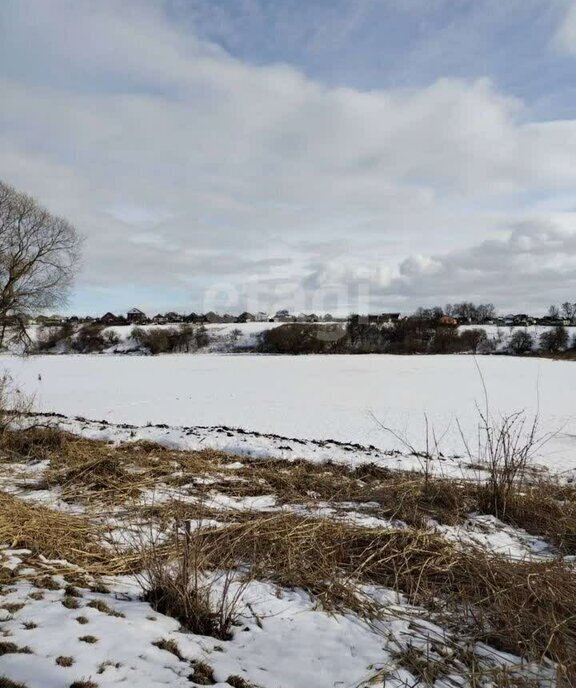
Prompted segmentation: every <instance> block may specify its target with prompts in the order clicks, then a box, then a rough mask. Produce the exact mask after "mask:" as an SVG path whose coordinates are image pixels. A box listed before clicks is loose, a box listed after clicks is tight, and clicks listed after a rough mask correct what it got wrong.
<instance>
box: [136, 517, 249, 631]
mask: <svg viewBox="0 0 576 688" xmlns="http://www.w3.org/2000/svg"><path fill="white" fill-rule="evenodd" d="M211 548H212V543H211V542H210V541H209V540H207V539H206V538H204V535H203V529H202V528H199V529H197V530H194V531H191V528H190V523H189V522H186V523H185V524H184V528H183V532H182V533H180V532H179V531H178V530H176V533H175V537H174V538H173V540H172V543H171V546H169V547H162V548H157V547H155V545H154V543H147V542H146V541H143V542H142V543H141V549H140V556H141V559H142V561H143V562H144V566H143V570H142V571H141V572H140V573H138V574H136V575H137V579H138V581H139V582H140V585H141V587H142V590H143V593H144V597H145V599H146V600H147V601H148V602H149V603H150V605H151V606H152V607H153V608H154V609H155V610H156V611H158V612H160V613H162V614H166V615H168V616H172V617H173V618H175V619H177V620H178V621H180V623H181V624H182V626H183V627H184V628H186V629H187V630H189V631H191V632H192V633H197V634H199V635H209V636H212V637H215V638H220V639H222V640H227V639H230V638H231V628H232V626H233V625H234V623H235V622H236V619H237V616H238V609H239V606H240V600H241V597H242V593H243V591H244V590H245V588H246V585H247V580H246V576H244V577H243V578H240V576H238V575H237V574H235V570H236V569H237V568H238V566H239V565H240V563H241V562H240V560H238V559H234V558H233V557H234V553H233V552H232V551H231V552H230V554H231V556H230V557H226V556H225V552H223V551H220V557H219V560H218V563H219V567H218V568H219V572H217V573H216V572H215V571H213V570H212V571H210V569H211V568H213V567H212V559H213V556H214V552H213V551H212V549H211Z"/></svg>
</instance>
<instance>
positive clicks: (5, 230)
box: [0, 181, 80, 346]
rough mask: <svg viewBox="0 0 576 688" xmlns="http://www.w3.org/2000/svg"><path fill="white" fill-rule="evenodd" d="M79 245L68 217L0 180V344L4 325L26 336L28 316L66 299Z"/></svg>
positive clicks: (4, 328) (77, 237)
mask: <svg viewBox="0 0 576 688" xmlns="http://www.w3.org/2000/svg"><path fill="white" fill-rule="evenodd" d="M79 249H80V238H79V236H78V233H77V232H76V229H75V228H74V227H73V226H72V225H71V224H70V223H69V222H67V221H66V220H64V219H63V218H61V217H57V216H55V215H52V214H51V213H49V212H48V211H47V210H46V209H45V208H43V207H41V206H40V205H39V204H38V203H37V201H36V200H35V199H34V198H32V197H31V196H28V195H27V194H24V193H21V192H19V191H16V189H14V188H13V187H11V186H9V185H8V184H5V183H3V182H2V181H0V346H1V345H2V344H3V342H4V339H5V335H6V330H7V328H8V327H9V326H13V327H14V328H15V331H16V333H17V334H18V335H19V336H20V337H22V338H24V339H25V338H26V337H27V335H26V330H25V323H26V320H27V317H28V316H30V315H32V314H34V313H36V312H38V311H41V310H44V309H46V308H53V307H54V306H58V305H62V304H64V303H65V302H66V300H67V297H68V293H69V288H70V285H71V282H72V278H73V276H74V273H75V268H76V265H77V262H78V258H79Z"/></svg>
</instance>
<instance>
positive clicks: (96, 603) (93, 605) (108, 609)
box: [86, 600, 125, 619]
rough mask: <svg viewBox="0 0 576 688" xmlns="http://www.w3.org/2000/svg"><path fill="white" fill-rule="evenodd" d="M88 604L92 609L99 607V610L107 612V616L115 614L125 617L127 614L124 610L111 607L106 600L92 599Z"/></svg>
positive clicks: (120, 617) (118, 616)
mask: <svg viewBox="0 0 576 688" xmlns="http://www.w3.org/2000/svg"><path fill="white" fill-rule="evenodd" d="M86 606H87V607H90V608H91V609H97V610H98V611H99V612H101V613H102V614H106V615H107V616H115V617H117V618H119V619H124V618H125V615H124V614H122V612H117V611H115V610H114V609H112V608H111V607H109V606H108V605H107V604H106V602H104V600H92V601H91V602H88V604H87V605H86Z"/></svg>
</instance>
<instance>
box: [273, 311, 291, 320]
mask: <svg viewBox="0 0 576 688" xmlns="http://www.w3.org/2000/svg"><path fill="white" fill-rule="evenodd" d="M272 320H273V321H274V322H290V321H291V320H293V318H292V317H291V315H290V311H288V310H287V309H286V308H282V309H281V310H279V311H276V313H275V315H274V317H273V318H272Z"/></svg>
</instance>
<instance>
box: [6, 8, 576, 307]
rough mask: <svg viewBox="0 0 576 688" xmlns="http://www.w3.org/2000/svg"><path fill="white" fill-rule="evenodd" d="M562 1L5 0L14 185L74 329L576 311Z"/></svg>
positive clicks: (570, 42) (567, 27)
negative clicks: (106, 318) (182, 315)
mask: <svg viewBox="0 0 576 688" xmlns="http://www.w3.org/2000/svg"><path fill="white" fill-rule="evenodd" d="M575 77H576V5H575V4H574V3H573V2H571V1H569V0H98V1H97V2H95V1H94V0H2V1H1V2H0V178H2V179H3V180H4V181H6V182H8V183H11V184H13V185H15V186H16V187H18V188H20V189H22V190H25V191H27V192H29V193H32V194H33V195H35V196H36V197H37V198H38V199H39V200H40V201H41V202H42V203H43V204H44V205H46V206H48V207H49V208H50V209H51V210H53V211H54V212H56V213H58V214H61V215H64V216H65V217H67V218H68V219H70V220H71V221H73V222H74V223H75V224H76V226H77V227H78V229H79V230H80V232H81V233H82V234H83V235H84V236H85V237H86V241H85V246H84V257H83V265H82V270H81V273H80V275H79V277H78V280H77V284H76V289H75V293H74V297H73V299H72V301H71V303H70V311H76V312H86V313H88V312H90V313H100V312H102V311H105V310H124V309H127V308H129V307H131V306H139V307H141V308H143V309H145V310H146V311H158V310H166V309H174V310H182V311H190V310H208V309H209V308H214V309H216V310H229V311H233V312H234V311H239V310H241V309H244V308H245V307H247V308H249V309H250V310H267V309H271V308H279V307H281V306H285V307H288V308H291V309H295V310H298V311H299V310H316V311H325V310H331V311H341V312H346V311H348V310H358V309H360V310H362V309H367V308H370V309H378V310H392V309H393V310H397V309H399V310H402V311H409V310H411V309H412V308H414V307H415V306H416V305H419V304H435V303H440V304H444V303H446V302H451V301H454V300H461V299H463V298H466V299H472V300H480V301H493V302H494V303H495V304H496V305H497V306H498V307H499V308H500V309H501V310H503V311H508V310H512V309H519V310H522V311H524V310H532V311H535V312H537V311H541V310H545V309H546V308H547V306H548V305H549V303H552V302H559V301H560V302H561V301H565V300H571V301H576V78H575Z"/></svg>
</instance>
